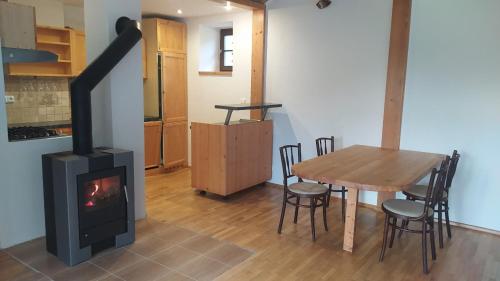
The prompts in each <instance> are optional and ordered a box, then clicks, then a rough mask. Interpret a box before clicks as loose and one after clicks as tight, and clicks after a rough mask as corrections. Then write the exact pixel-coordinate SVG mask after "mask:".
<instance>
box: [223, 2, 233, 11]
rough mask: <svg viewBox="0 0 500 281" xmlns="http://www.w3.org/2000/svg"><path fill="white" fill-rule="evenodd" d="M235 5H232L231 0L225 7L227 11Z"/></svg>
mask: <svg viewBox="0 0 500 281" xmlns="http://www.w3.org/2000/svg"><path fill="white" fill-rule="evenodd" d="M232 8H233V7H231V1H226V6H224V9H226V11H231V9H232Z"/></svg>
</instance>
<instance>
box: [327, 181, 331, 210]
mask: <svg viewBox="0 0 500 281" xmlns="http://www.w3.org/2000/svg"><path fill="white" fill-rule="evenodd" d="M331 198H332V185H331V184H329V185H328V198H327V199H328V201H326V206H327V207H330V199H331Z"/></svg>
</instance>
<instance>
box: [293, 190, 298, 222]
mask: <svg viewBox="0 0 500 281" xmlns="http://www.w3.org/2000/svg"><path fill="white" fill-rule="evenodd" d="M295 204H297V206H295V215H294V217H293V223H295V224H297V217H298V215H299V204H300V196H297V200H296V201H295Z"/></svg>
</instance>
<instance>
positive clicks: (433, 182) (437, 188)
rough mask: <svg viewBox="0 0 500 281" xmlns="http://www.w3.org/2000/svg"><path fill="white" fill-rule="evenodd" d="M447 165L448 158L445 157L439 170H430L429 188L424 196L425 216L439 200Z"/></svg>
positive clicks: (441, 194)
mask: <svg viewBox="0 0 500 281" xmlns="http://www.w3.org/2000/svg"><path fill="white" fill-rule="evenodd" d="M449 165H450V156H446V159H445V160H443V162H441V167H440V168H439V170H436V168H434V169H433V170H432V173H431V178H430V180H429V186H428V188H427V194H426V196H425V208H424V213H423V214H424V215H425V214H427V212H428V210H429V209H431V210H434V207H435V206H436V204H437V203H438V202H439V201H440V200H441V198H442V196H443V191H444V186H445V182H446V175H447V172H448V166H449Z"/></svg>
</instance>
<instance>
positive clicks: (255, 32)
mask: <svg viewBox="0 0 500 281" xmlns="http://www.w3.org/2000/svg"><path fill="white" fill-rule="evenodd" d="M265 18H266V9H265V8H264V9H259V10H257V9H256V10H253V24H252V80H251V90H250V92H251V95H250V101H251V102H252V103H262V102H264V48H265V22H266V20H265ZM261 112H262V111H261V110H252V111H251V112H250V118H251V119H261V114H262V113H261Z"/></svg>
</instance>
